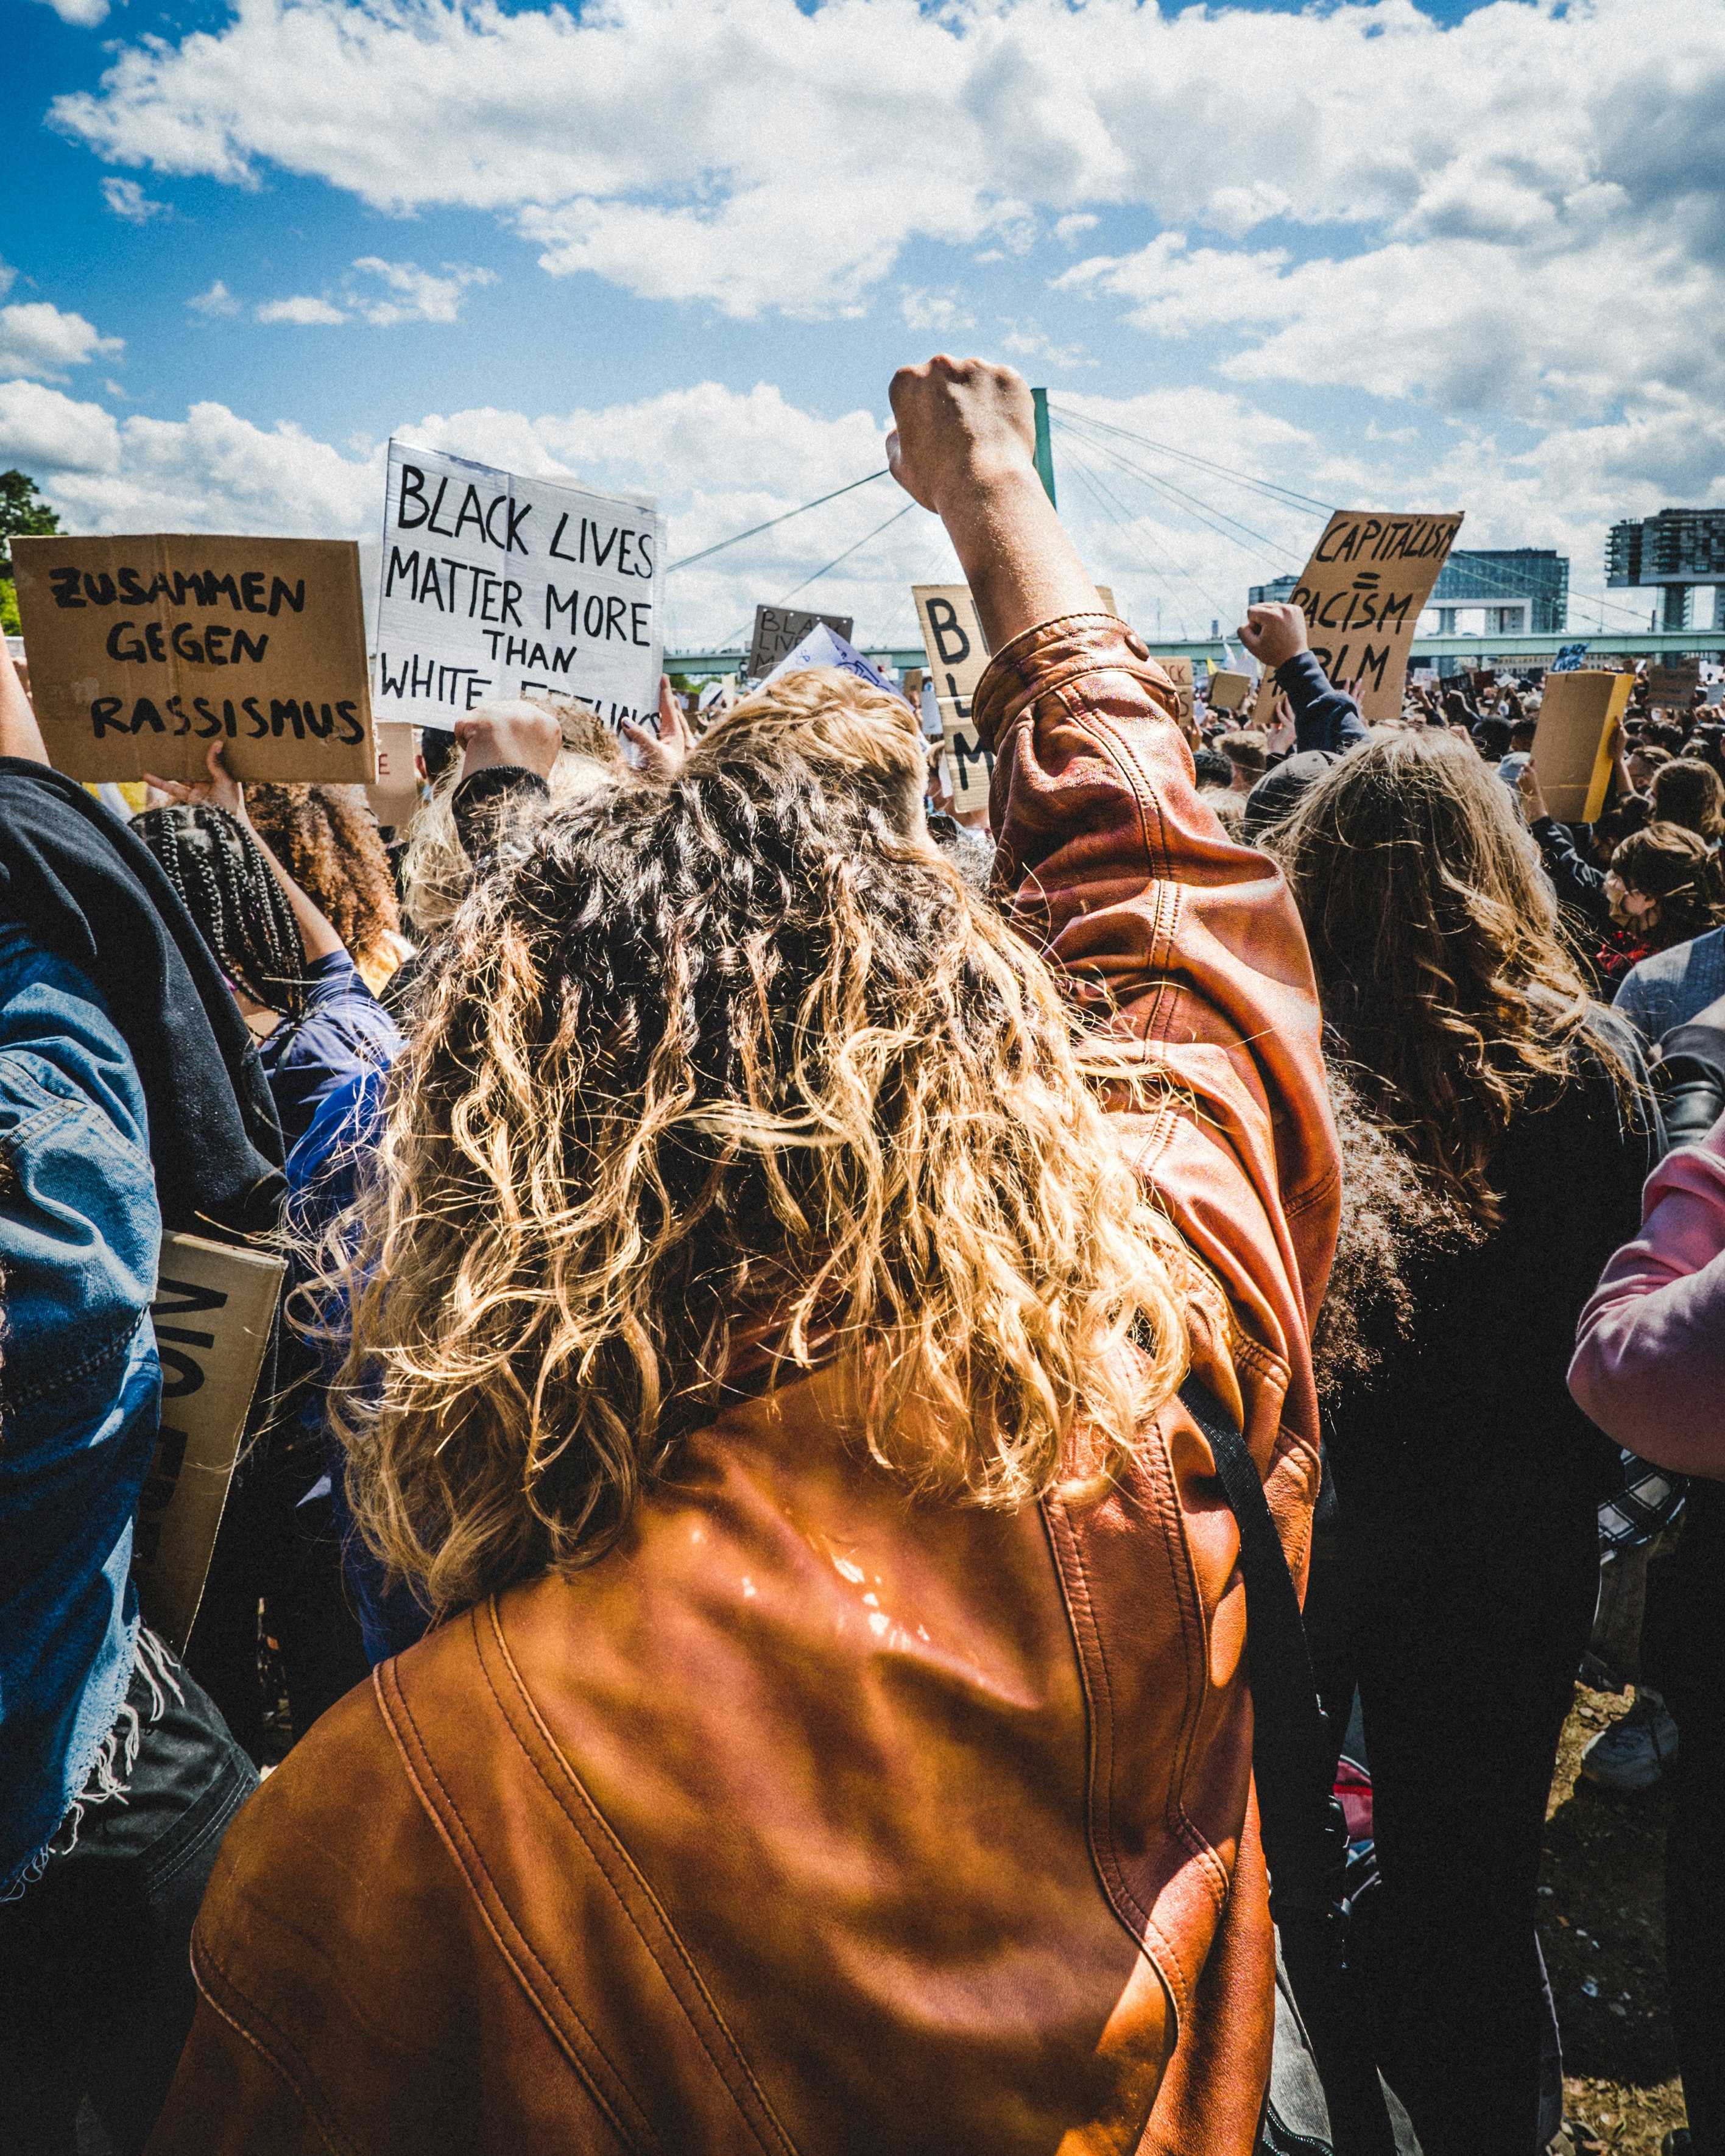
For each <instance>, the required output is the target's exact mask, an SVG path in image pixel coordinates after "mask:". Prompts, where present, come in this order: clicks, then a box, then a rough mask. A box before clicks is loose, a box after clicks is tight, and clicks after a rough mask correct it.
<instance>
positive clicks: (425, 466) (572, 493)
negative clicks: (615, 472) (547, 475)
mask: <svg viewBox="0 0 1725 2156" xmlns="http://www.w3.org/2000/svg"><path fill="white" fill-rule="evenodd" d="M660 528H661V527H660V517H659V512H658V511H657V509H656V508H655V506H654V504H653V502H652V501H651V500H650V499H647V498H640V499H629V498H625V497H624V496H621V495H608V494H589V493H588V492H586V491H584V490H583V489H581V488H578V487H572V486H567V485H557V484H555V483H554V482H552V481H551V480H540V479H524V478H522V477H521V476H520V475H517V474H516V473H514V472H506V471H499V470H495V468H494V467H493V466H492V465H479V464H470V463H469V462H468V461H467V460H466V459H465V458H463V457H451V456H445V455H444V454H443V453H442V452H441V451H439V450H436V449H414V448H413V446H412V445H411V444H408V443H404V442H394V441H393V442H391V444H389V490H388V496H387V498H386V500H385V503H384V511H383V556H382V564H381V568H380V574H379V581H378V589H377V667H376V678H375V682H374V685H373V688H372V708H373V711H374V712H375V714H376V716H377V718H378V719H379V720H380V721H384V720H390V719H397V720H408V721H411V722H412V723H413V725H414V726H442V727H444V728H446V729H447V728H449V727H451V726H454V723H455V721H456V720H457V719H459V718H460V717H461V716H462V715H463V714H464V713H465V712H467V711H472V710H474V709H475V706H478V705H480V704H486V703H491V702H494V701H496V700H497V699H498V698H500V697H505V696H572V697H574V698H576V699H577V700H578V701H580V702H582V703H583V704H588V705H591V706H592V707H593V710H594V711H597V712H598V715H599V716H600V717H601V718H602V719H604V720H605V721H608V723H609V724H610V725H611V726H618V725H619V724H620V723H621V722H622V721H624V720H625V719H627V720H629V721H631V722H632V723H634V724H635V725H637V726H639V725H643V724H648V723H649V722H650V715H651V714H653V713H655V712H656V711H658V709H659V675H660V668H661V666H662V665H663V663H664V655H665V654H664V630H663V627H662V621H661V608H660V596H661V593H660V585H661V581H662V577H663V567H662V562H661V554H662V549H661V547H660Z"/></svg>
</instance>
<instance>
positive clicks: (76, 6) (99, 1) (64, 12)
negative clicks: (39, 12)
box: [48, 0, 108, 30]
mask: <svg viewBox="0 0 1725 2156" xmlns="http://www.w3.org/2000/svg"><path fill="white" fill-rule="evenodd" d="M48 4H49V7H50V8H53V10H54V13H55V14H56V15H58V16H59V18H60V20H61V22H63V23H71V24H72V26H73V28H74V29H80V30H93V29H94V28H95V26H96V24H97V23H105V21H106V20H107V18H108V0H48Z"/></svg>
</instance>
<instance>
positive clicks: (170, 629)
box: [12, 532, 375, 784]
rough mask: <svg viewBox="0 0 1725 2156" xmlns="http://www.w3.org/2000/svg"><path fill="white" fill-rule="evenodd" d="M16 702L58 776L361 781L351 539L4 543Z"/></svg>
mask: <svg viewBox="0 0 1725 2156" xmlns="http://www.w3.org/2000/svg"><path fill="white" fill-rule="evenodd" d="M12 558H13V564H14V566H15V570H16V574H17V580H18V612H19V614H20V615H21V617H22V618H23V629H24V649H25V650H26V653H27V654H28V658H29V663H30V693H31V696H32V698H33V701H34V703H35V706H36V716H37V718H38V720H39V722H40V724H41V727H42V737H43V740H44V742H45V743H46V745H47V748H48V753H49V759H50V760H51V762H53V764H54V768H55V769H56V770H57V771H63V772H64V773H66V774H67V776H68V777H69V778H81V779H102V778H143V776H144V775H145V773H146V772H151V771H154V772H159V773H161V774H162V777H163V778H181V779H191V780H194V781H195V780H200V779H204V778H208V775H209V773H208V770H207V768H206V759H207V757H208V753H209V748H210V744H211V743H212V742H217V741H219V742H222V743H223V748H224V752H225V757H224V760H225V762H226V763H227V767H228V770H229V771H230V772H231V773H233V774H234V777H235V778H242V779H247V778H259V779H285V780H305V779H309V780H312V781H318V780H322V781H325V782H327V783H332V784H341V783H348V782H351V781H354V780H357V781H359V782H360V783H362V784H367V783H370V781H371V780H372V778H373V776H374V775H375V762H374V757H373V753H372V715H371V703H370V696H369V691H368V689H367V678H366V639H365V617H364V613H363V611H362V607H361V604H360V588H359V549H358V548H357V547H356V546H355V545H354V543H353V542H352V540H351V539H257V538H235V537H231V536H225V535H223V534H218V533H214V532H209V533H205V532H190V533H187V532H155V533H150V534H146V535H142V536H131V537H122V538H104V539H68V538H62V537H61V536H59V535H58V534H55V535H53V536H49V537H45V538H18V539H14V540H13V542H12Z"/></svg>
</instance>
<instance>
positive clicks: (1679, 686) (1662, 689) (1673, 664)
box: [1647, 659, 1701, 711]
mask: <svg viewBox="0 0 1725 2156" xmlns="http://www.w3.org/2000/svg"><path fill="white" fill-rule="evenodd" d="M1700 686H1701V661H1700V660H1699V659H1667V660H1655V659H1650V660H1648V662H1647V701H1648V702H1649V703H1650V704H1657V705H1658V706H1660V708H1661V710H1662V711H1687V710H1688V708H1689V700H1690V698H1691V697H1692V696H1693V695H1694V694H1695V692H1696V690H1697V689H1698V688H1699V687H1700Z"/></svg>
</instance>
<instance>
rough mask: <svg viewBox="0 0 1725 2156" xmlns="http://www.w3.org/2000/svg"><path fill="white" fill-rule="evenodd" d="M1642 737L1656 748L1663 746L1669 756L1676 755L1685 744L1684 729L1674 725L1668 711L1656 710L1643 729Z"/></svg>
mask: <svg viewBox="0 0 1725 2156" xmlns="http://www.w3.org/2000/svg"><path fill="white" fill-rule="evenodd" d="M1641 738H1642V740H1643V741H1645V742H1651V745H1652V746H1653V747H1655V748H1662V749H1663V750H1664V751H1665V752H1666V754H1667V755H1668V756H1676V754H1677V753H1678V752H1679V751H1680V750H1681V747H1682V746H1683V729H1682V728H1681V726H1673V725H1672V724H1671V719H1670V717H1669V716H1668V715H1667V714H1666V712H1664V711H1656V712H1655V714H1654V716H1652V717H1651V719H1650V720H1649V721H1647V724H1646V726H1645V728H1644V729H1643V731H1642V735H1641Z"/></svg>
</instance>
